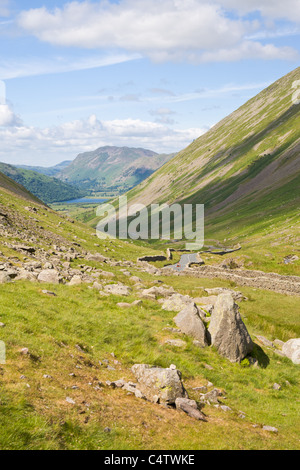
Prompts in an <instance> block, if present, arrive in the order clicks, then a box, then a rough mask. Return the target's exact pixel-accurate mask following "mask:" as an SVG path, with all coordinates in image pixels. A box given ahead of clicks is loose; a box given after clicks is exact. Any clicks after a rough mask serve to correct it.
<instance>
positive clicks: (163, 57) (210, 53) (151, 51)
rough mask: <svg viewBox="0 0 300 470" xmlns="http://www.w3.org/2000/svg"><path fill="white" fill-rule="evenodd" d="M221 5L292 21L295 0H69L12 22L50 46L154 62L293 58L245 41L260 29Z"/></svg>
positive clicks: (279, 50)
mask: <svg viewBox="0 0 300 470" xmlns="http://www.w3.org/2000/svg"><path fill="white" fill-rule="evenodd" d="M270 4H272V5H271V6H270ZM241 5H242V6H241ZM285 6H286V8H285ZM224 8H234V9H237V10H238V11H239V12H240V13H241V14H243V13H248V12H250V11H254V10H257V9H258V10H260V11H261V13H262V14H266V15H271V17H272V18H273V17H275V18H276V17H277V16H278V15H280V16H281V17H282V15H283V16H285V17H287V16H288V17H289V16H291V18H292V17H293V20H295V19H297V17H298V12H299V1H298V0H287V1H286V2H285V3H284V6H283V5H281V4H280V3H279V2H277V1H275V2H271V1H270V0H263V1H262V2H259V1H258V0H253V1H252V0H251V1H250V0H248V1H246V2H240V0H215V2H212V1H208V0H206V1H205V0H185V1H180V0H164V1H163V2H162V1H160V0H151V1H149V0H139V1H138V2H137V1H136V0H121V1H120V2H118V3H113V4H112V3H110V2H108V1H106V0H102V1H99V2H97V3H90V2H88V1H84V2H70V3H66V4H65V5H64V6H63V7H62V8H55V9H54V10H52V11H50V10H47V8H46V7H42V8H36V9H31V10H28V11H23V12H21V13H20V15H19V17H18V24H19V25H20V26H21V28H23V30H25V31H26V32H28V33H29V34H32V35H34V36H36V37H37V38H39V39H40V40H41V41H45V42H48V43H50V44H53V45H55V46H69V47H71V46H72V47H79V48H90V49H96V48H98V49H106V48H109V49H117V50H120V49H123V50H127V51H130V52H132V53H138V54H142V55H143V56H147V57H150V58H151V59H152V60H154V61H157V62H164V61H181V60H183V61H189V62H192V63H201V62H205V61H212V60H219V61H232V60H239V59H240V58H241V54H243V58H262V59H268V58H269V57H271V58H276V59H290V58H292V60H294V59H295V58H296V57H297V55H296V52H295V51H293V50H287V49H285V48H280V47H278V48H277V47H275V46H273V45H266V46H263V45H261V44H259V43H254V44H253V45H252V46H251V44H249V41H246V42H245V38H246V37H248V38H249V37H251V34H254V33H255V32H256V31H257V30H259V29H261V26H262V25H261V23H260V22H259V21H258V20H251V21H250V20H247V19H245V18H244V17H241V18H231V17H230V16H229V15H228V14H227V13H226V10H225V9H224ZM292 11H294V15H292ZM259 46H260V47H259ZM235 51H236V52H235ZM220 52H222V53H220Z"/></svg>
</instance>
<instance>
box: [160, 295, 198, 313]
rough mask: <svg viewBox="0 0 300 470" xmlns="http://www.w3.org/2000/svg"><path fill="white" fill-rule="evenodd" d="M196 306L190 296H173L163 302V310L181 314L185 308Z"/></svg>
mask: <svg viewBox="0 0 300 470" xmlns="http://www.w3.org/2000/svg"><path fill="white" fill-rule="evenodd" d="M194 304H195V302H194V301H193V299H192V298H191V297H189V296H188V295H181V294H173V295H171V297H169V298H168V299H166V300H165V301H164V302H163V304H162V309H163V310H168V311H171V312H180V311H181V310H183V309H184V308H185V307H187V306H190V305H194Z"/></svg>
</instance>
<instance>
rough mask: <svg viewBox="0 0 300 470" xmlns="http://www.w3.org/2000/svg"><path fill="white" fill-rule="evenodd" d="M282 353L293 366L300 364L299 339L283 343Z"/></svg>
mask: <svg viewBox="0 0 300 470" xmlns="http://www.w3.org/2000/svg"><path fill="white" fill-rule="evenodd" d="M282 352H283V354H284V355H285V356H286V357H288V358H289V359H291V361H292V362H293V363H294V364H300V338H295V339H290V340H289V341H287V342H286V343H284V345H283V347H282Z"/></svg>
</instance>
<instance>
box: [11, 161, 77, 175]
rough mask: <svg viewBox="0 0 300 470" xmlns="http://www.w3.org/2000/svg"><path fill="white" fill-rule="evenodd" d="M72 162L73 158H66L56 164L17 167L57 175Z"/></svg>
mask: <svg viewBox="0 0 300 470" xmlns="http://www.w3.org/2000/svg"><path fill="white" fill-rule="evenodd" d="M71 163H72V160H65V161H63V162H61V163H58V164H57V165H55V166H50V167H44V166H28V165H15V166H16V167H17V168H23V169H24V170H31V171H35V172H36V173H41V174H42V175H46V176H57V175H58V174H59V173H60V172H61V171H62V170H64V169H65V168H66V167H67V166H69V165H70V164H71Z"/></svg>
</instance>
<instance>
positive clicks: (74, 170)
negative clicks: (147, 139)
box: [59, 146, 173, 191]
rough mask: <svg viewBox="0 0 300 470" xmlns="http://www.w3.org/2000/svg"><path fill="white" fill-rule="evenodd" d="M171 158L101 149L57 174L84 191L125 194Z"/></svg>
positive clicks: (134, 150) (130, 150)
mask: <svg viewBox="0 0 300 470" xmlns="http://www.w3.org/2000/svg"><path fill="white" fill-rule="evenodd" d="M172 156H173V155H158V154H157V153H155V152H152V151H151V150H145V149H141V148H128V147H110V146H107V147H100V148H99V149H97V150H95V151H94V152H87V153H83V154H80V155H78V157H77V158H76V159H75V160H74V161H73V162H72V163H71V164H70V165H69V166H67V167H66V168H65V169H64V170H63V171H62V172H61V173H60V174H59V178H61V179H62V180H64V181H66V182H68V183H72V184H76V185H78V186H79V187H81V188H83V189H88V190H89V189H91V190H94V191H101V190H120V191H124V190H126V189H127V190H128V189H130V188H131V187H133V186H135V185H136V184H138V183H140V182H141V181H143V180H144V179H145V178H147V177H148V176H149V175H151V174H152V173H153V172H154V171H155V170H157V169H158V168H160V167H161V166H162V165H163V164H164V163H165V162H167V161H168V160H169V159H170V158H171V157H172Z"/></svg>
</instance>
